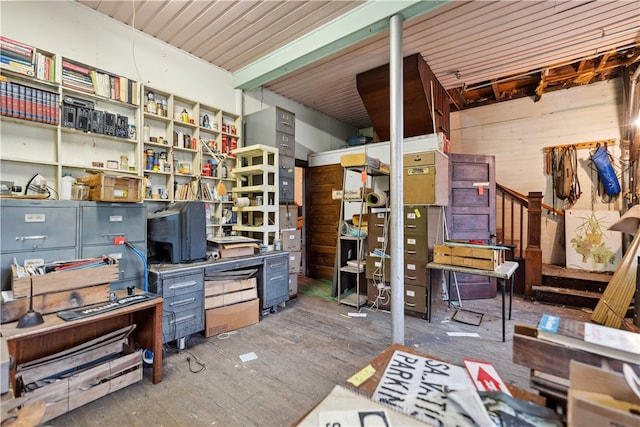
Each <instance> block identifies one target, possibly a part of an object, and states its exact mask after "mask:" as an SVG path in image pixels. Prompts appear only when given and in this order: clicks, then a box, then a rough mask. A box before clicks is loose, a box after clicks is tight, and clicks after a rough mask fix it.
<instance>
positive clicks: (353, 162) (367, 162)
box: [340, 153, 380, 169]
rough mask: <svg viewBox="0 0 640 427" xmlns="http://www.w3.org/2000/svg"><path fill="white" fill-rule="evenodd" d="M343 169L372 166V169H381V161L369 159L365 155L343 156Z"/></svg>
mask: <svg viewBox="0 0 640 427" xmlns="http://www.w3.org/2000/svg"><path fill="white" fill-rule="evenodd" d="M340 164H341V165H342V167H350V166H370V167H372V168H375V169H378V168H380V159H377V158H375V157H369V156H367V155H366V154H365V153H355V154H343V155H342V156H341V157H340Z"/></svg>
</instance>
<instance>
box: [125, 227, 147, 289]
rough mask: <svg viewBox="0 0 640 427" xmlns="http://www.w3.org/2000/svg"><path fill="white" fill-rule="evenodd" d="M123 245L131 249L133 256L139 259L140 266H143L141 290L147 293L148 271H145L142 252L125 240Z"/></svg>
mask: <svg viewBox="0 0 640 427" xmlns="http://www.w3.org/2000/svg"><path fill="white" fill-rule="evenodd" d="M124 244H125V245H126V246H127V247H128V248H129V249H131V250H132V251H133V252H135V254H136V255H138V257H139V258H140V260H142V266H143V269H144V287H143V290H144V291H145V292H149V270H148V269H147V258H146V257H145V256H144V254H143V253H142V251H140V250H139V249H138V248H136V247H135V246H133V244H131V243H129V242H128V241H127V240H125V241H124Z"/></svg>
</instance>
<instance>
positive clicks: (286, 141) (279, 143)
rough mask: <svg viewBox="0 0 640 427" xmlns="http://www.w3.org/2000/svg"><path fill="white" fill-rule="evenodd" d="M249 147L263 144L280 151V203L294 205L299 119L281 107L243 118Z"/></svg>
mask: <svg viewBox="0 0 640 427" xmlns="http://www.w3.org/2000/svg"><path fill="white" fill-rule="evenodd" d="M244 123H245V129H244V135H245V141H246V143H245V144H246V145H247V146H248V145H255V144H263V145H269V146H272V147H276V148H277V149H278V156H279V159H278V164H279V165H280V166H279V168H280V173H279V182H278V187H279V188H280V203H281V204H291V203H293V202H294V188H295V178H294V175H295V174H294V169H295V146H296V137H295V131H296V126H295V125H296V117H295V114H294V113H291V112H290V111H287V110H284V109H282V108H280V107H271V108H267V109H265V110H261V111H257V112H255V113H252V114H247V115H245V116H244Z"/></svg>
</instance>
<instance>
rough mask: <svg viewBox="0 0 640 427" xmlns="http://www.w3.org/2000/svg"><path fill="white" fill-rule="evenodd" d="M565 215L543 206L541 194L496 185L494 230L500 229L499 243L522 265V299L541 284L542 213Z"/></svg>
mask: <svg viewBox="0 0 640 427" xmlns="http://www.w3.org/2000/svg"><path fill="white" fill-rule="evenodd" d="M543 209H545V210H547V211H549V212H553V213H555V214H557V215H564V212H563V211H560V210H557V209H555V208H553V207H551V206H549V205H546V204H544V203H542V193H541V192H529V194H528V195H527V196H525V195H524V194H521V193H518V192H517V191H515V190H513V189H511V188H508V187H505V186H504V185H501V184H497V183H496V210H497V211H498V212H497V215H496V228H497V230H500V231H501V232H500V233H499V237H500V238H499V239H498V240H499V241H498V243H499V244H503V245H507V246H511V247H513V248H514V250H513V255H514V257H515V258H521V259H524V262H525V278H524V280H525V286H524V288H525V289H524V291H525V296H528V297H531V296H533V291H532V289H531V287H532V286H534V285H539V284H540V283H541V281H542V251H541V248H540V243H541V230H542V210H543Z"/></svg>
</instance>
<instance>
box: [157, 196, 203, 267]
mask: <svg viewBox="0 0 640 427" xmlns="http://www.w3.org/2000/svg"><path fill="white" fill-rule="evenodd" d="M205 215H206V213H205V206H204V202H198V201H194V202H175V203H171V204H170V205H168V206H167V207H166V208H165V209H163V210H161V211H158V212H155V213H152V214H149V215H148V216H147V241H148V243H149V252H150V257H149V258H150V261H154V262H169V263H172V264H179V263H183V262H193V261H201V260H204V259H205V258H206V256H207V230H206V216H205Z"/></svg>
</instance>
